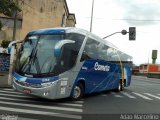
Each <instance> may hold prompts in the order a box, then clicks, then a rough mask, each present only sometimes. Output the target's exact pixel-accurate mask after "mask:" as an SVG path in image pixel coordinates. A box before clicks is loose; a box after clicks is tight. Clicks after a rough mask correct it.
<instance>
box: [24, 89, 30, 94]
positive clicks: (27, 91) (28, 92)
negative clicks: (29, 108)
mask: <svg viewBox="0 0 160 120" xmlns="http://www.w3.org/2000/svg"><path fill="white" fill-rule="evenodd" d="M23 92H24V93H25V94H30V93H31V90H23Z"/></svg>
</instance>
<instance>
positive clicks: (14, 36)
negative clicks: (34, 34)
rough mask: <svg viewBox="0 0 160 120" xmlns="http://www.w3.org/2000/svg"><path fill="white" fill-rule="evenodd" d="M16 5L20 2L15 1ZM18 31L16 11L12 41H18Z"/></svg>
mask: <svg viewBox="0 0 160 120" xmlns="http://www.w3.org/2000/svg"><path fill="white" fill-rule="evenodd" d="M15 3H16V5H18V0H16V1H15ZM16 30H17V10H15V11H14V23H13V37H12V41H14V40H15V39H16Z"/></svg>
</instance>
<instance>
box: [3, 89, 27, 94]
mask: <svg viewBox="0 0 160 120" xmlns="http://www.w3.org/2000/svg"><path fill="white" fill-rule="evenodd" d="M0 93H13V94H19V95H25V94H24V93H20V92H14V91H4V90H1V91H0Z"/></svg>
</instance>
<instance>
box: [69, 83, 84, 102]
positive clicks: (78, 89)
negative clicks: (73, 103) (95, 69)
mask: <svg viewBox="0 0 160 120" xmlns="http://www.w3.org/2000/svg"><path fill="white" fill-rule="evenodd" d="M83 94H84V88H83V85H82V84H81V83H78V84H77V85H76V86H75V87H74V90H73V95H72V99H73V100H79V99H81V98H82V97H83Z"/></svg>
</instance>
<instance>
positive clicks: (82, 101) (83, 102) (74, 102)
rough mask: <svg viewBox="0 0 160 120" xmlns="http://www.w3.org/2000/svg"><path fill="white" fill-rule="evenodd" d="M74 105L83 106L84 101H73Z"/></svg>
mask: <svg viewBox="0 0 160 120" xmlns="http://www.w3.org/2000/svg"><path fill="white" fill-rule="evenodd" d="M73 102H74V103H81V104H83V103H84V101H73Z"/></svg>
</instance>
